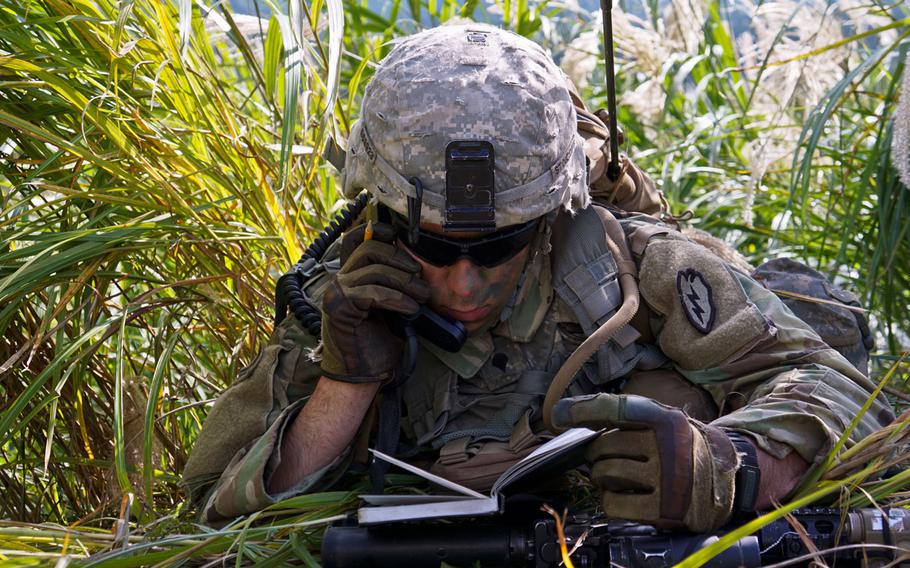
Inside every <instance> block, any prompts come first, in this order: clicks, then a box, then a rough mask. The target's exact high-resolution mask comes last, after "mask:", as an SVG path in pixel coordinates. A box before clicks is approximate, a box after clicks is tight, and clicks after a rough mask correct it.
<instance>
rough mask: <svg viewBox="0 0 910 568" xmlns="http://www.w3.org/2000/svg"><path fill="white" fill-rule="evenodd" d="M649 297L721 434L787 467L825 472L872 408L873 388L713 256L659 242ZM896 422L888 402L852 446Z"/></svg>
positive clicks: (651, 257) (646, 274) (647, 276)
mask: <svg viewBox="0 0 910 568" xmlns="http://www.w3.org/2000/svg"><path fill="white" fill-rule="evenodd" d="M640 266H641V270H640V279H641V296H642V299H643V300H644V302H645V303H646V304H647V305H648V306H649V307H650V309H651V311H652V327H653V328H654V331H655V334H656V337H657V342H658V344H659V346H660V347H661V349H662V350H663V352H664V353H665V354H666V355H667V356H668V357H669V358H670V359H671V360H672V361H673V364H674V366H675V367H676V369H677V370H678V371H679V372H680V373H681V374H682V375H684V376H685V377H686V378H687V379H688V380H690V381H691V382H693V383H695V384H697V385H699V386H701V387H702V388H704V389H705V390H707V391H708V392H709V393H710V394H711V396H712V398H713V399H714V402H715V403H716V404H717V408H718V409H719V410H720V417H719V418H718V419H716V420H715V421H713V422H712V423H713V424H714V425H716V426H720V427H725V428H730V429H735V430H740V431H743V432H745V433H749V434H751V435H752V437H753V438H754V439H755V440H756V442H757V443H758V444H759V446H760V447H761V448H762V449H764V450H765V451H767V452H769V453H771V454H772V455H774V456H776V457H779V458H782V457H785V456H786V455H787V454H789V452H791V451H796V452H798V453H799V454H800V455H801V456H802V457H803V458H804V459H805V460H806V461H808V462H809V463H814V464H817V463H819V462H820V461H821V460H822V459H823V457H824V455H825V454H826V453H827V451H828V450H829V449H830V448H831V447H832V445H833V444H834V443H835V442H836V441H837V440H838V438H839V437H840V436H841V435H842V434H843V433H844V431H845V430H846V429H847V427H848V425H849V424H850V422H851V420H852V419H853V418H854V417H855V416H857V415H858V414H859V412H860V409H861V407H862V406H863V404H864V403H865V402H866V401H867V400H868V399H869V397H870V396H871V393H872V391H873V389H874V388H875V385H874V384H873V383H872V382H871V381H870V380H869V379H868V378H866V377H865V376H864V375H863V374H862V373H860V372H859V371H857V370H856V369H855V368H854V367H853V366H852V365H851V364H850V363H849V362H847V360H846V359H844V358H843V357H842V356H841V355H840V354H839V353H838V352H836V351H835V350H834V349H832V348H830V347H828V346H827V345H826V344H825V343H823V342H822V340H821V339H820V338H819V337H818V335H816V333H815V332H814V331H812V329H811V328H810V327H809V326H808V325H806V324H805V323H804V322H803V321H802V320H800V319H798V318H797V317H796V316H794V315H793V314H792V312H790V310H789V309H787V308H786V307H785V306H784V305H783V303H782V302H781V301H780V300H779V299H778V298H777V296H775V295H774V294H773V293H771V292H769V291H768V290H766V289H765V288H763V287H762V286H761V285H759V284H758V283H756V282H755V281H754V280H752V279H751V278H749V277H748V276H746V275H744V274H742V273H740V272H738V271H736V270H734V269H732V268H730V266H729V265H727V264H726V263H724V262H723V261H721V260H720V259H719V258H717V257H716V256H715V255H713V254H712V253H710V252H708V251H707V249H705V248H703V247H701V246H699V245H696V244H694V243H691V242H688V241H685V240H681V239H675V238H667V239H663V238H657V239H652V241H651V242H650V243H649V244H648V246H647V248H646V249H645V252H644V255H643V258H642V260H641V265H640ZM892 419H893V411H892V409H891V407H890V405H889V403H888V402H887V400H886V399H885V398H884V396H880V397H879V398H878V399H876V400H875V401H873V403H872V405H871V407H870V408H869V411H868V412H867V413H866V414H865V415H863V417H862V419H861V420H860V421H859V424H858V425H857V427H856V429H855V430H854V431H853V432H852V433H851V435H850V437H849V441H848V446H849V445H852V444H853V443H855V442H856V441H857V440H859V439H861V438H863V437H865V436H867V435H869V434H870V433H872V432H873V431H875V430H876V429H878V428H880V427H881V426H883V425H885V424H887V423H888V422H890V421H891V420H892Z"/></svg>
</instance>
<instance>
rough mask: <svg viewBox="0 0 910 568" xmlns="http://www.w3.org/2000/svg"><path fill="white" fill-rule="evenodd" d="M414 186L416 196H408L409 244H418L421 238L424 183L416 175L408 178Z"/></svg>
mask: <svg viewBox="0 0 910 568" xmlns="http://www.w3.org/2000/svg"><path fill="white" fill-rule="evenodd" d="M408 182H409V183H410V184H411V185H413V186H414V195H415V196H414V197H411V196H410V195H409V196H408V244H410V245H416V244H417V239H419V238H420V210H421V209H422V208H423V183H422V182H421V181H420V178H418V177H417V176H414V177H412V178H410V179H408Z"/></svg>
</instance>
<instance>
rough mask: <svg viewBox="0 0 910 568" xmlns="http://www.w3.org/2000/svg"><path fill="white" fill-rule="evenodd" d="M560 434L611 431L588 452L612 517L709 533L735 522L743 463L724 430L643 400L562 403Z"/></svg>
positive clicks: (556, 416) (557, 421)
mask: <svg viewBox="0 0 910 568" xmlns="http://www.w3.org/2000/svg"><path fill="white" fill-rule="evenodd" d="M553 424H554V426H556V427H558V428H566V427H570V426H584V427H588V428H610V429H611V430H608V431H607V432H605V433H603V434H601V435H600V436H599V437H598V438H597V439H595V440H594V441H593V442H592V443H591V445H590V446H589V447H588V453H587V459H588V461H589V462H590V463H591V477H592V479H593V481H594V482H595V483H596V484H597V485H598V487H599V488H600V489H601V491H602V492H603V509H604V513H606V514H607V515H608V516H609V517H614V518H620V519H628V520H631V521H637V522H644V523H648V524H651V525H654V526H658V527H661V528H676V529H679V528H687V529H688V530H690V531H693V532H709V531H713V530H715V529H717V528H720V527H721V526H722V525H723V524H724V523H725V522H726V521H727V520H728V519H729V517H730V514H731V510H732V507H733V488H734V479H735V474H736V466H737V463H738V458H737V455H736V451H735V449H734V447H733V444H732V442H731V441H730V439H729V438H728V437H727V436H726V434H725V433H724V432H723V431H722V430H720V429H719V428H716V427H713V426H710V425H707V424H703V423H701V422H698V421H696V420H693V419H690V418H688V417H687V416H686V415H685V414H684V413H683V412H682V411H681V410H679V409H676V408H670V407H668V406H664V405H662V404H660V403H658V402H655V401H654V400H651V399H649V398H645V397H642V396H636V395H614V394H597V395H589V396H579V397H574V398H567V399H563V400H560V401H559V402H557V403H556V405H555V406H554V407H553Z"/></svg>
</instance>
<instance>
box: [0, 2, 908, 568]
mask: <svg viewBox="0 0 910 568" xmlns="http://www.w3.org/2000/svg"><path fill="white" fill-rule="evenodd" d="M650 5H651V4H650V3H646V6H650ZM259 6H260V7H261V8H262V10H263V13H266V11H268V13H269V15H268V16H267V18H268V19H263V20H258V19H255V18H249V17H241V16H239V15H236V14H233V13H232V11H231V10H230V6H229V4H228V3H222V4H219V5H218V6H217V7H215V8H212V9H211V10H209V9H207V8H206V9H203V7H202V4H200V3H195V2H190V1H189V0H179V1H173V2H172V1H163V2H162V1H158V0H121V1H119V2H116V1H114V0H27V1H24V2H23V1H13V0H0V153H2V154H3V157H2V159H0V192H2V194H0V232H2V237H3V239H2V244H0V330H2V334H0V337H2V338H0V518H5V519H10V521H8V522H0V560H2V561H3V562H5V563H16V564H22V565H40V564H42V563H47V562H50V561H52V559H54V558H57V557H58V556H59V555H61V554H64V555H68V558H70V559H71V560H72V562H73V563H74V564H77V565H82V564H92V565H104V566H133V565H140V564H145V563H149V564H156V563H157V565H161V566H168V565H176V564H181V563H184V562H185V561H187V559H202V558H222V559H223V558H227V559H228V560H227V561H228V562H233V563H235V564H236V565H241V564H252V563H256V564H262V565H272V564H274V565H281V564H282V563H284V562H287V561H289V560H290V559H292V558H300V559H303V562H304V563H307V564H310V563H312V562H310V560H312V559H311V558H310V557H309V555H310V552H308V551H313V550H315V547H317V543H318V535H319V530H320V527H321V526H323V525H324V522H325V519H328V518H332V517H333V516H334V515H337V514H339V513H341V512H342V511H345V510H349V509H350V508H351V507H353V506H354V504H355V502H356V501H355V499H354V498H353V495H352V494H348V493H345V494H319V495H311V496H303V497H298V498H295V499H292V500H290V501H287V502H283V503H281V504H279V505H277V506H276V507H275V508H273V510H270V511H266V512H264V513H262V514H261V515H258V516H257V517H256V518H255V519H246V520H242V521H240V522H238V523H237V524H235V525H234V526H232V527H228V528H227V529H225V530H224V531H218V532H206V531H205V530H204V529H202V528H201V527H197V526H194V525H192V524H191V519H192V517H191V515H190V512H189V511H187V510H186V509H185V505H184V503H183V495H182V494H181V492H180V489H179V488H178V487H177V484H176V482H177V480H178V478H179V474H180V471H181V470H182V468H183V465H184V463H185V461H186V457H187V453H188V452H189V450H190V448H191V447H192V443H193V440H194V439H195V435H196V432H198V429H199V427H200V425H201V422H202V420H203V419H204V416H205V413H206V410H207V408H208V406H209V405H210V404H211V402H212V400H213V398H214V397H215V396H216V395H217V393H218V392H219V391H220V390H222V389H223V388H224V387H225V386H226V385H228V384H230V382H231V381H232V380H233V378H234V376H235V375H236V372H237V370H238V369H239V368H240V367H241V366H242V365H244V364H245V363H247V362H249V361H250V360H251V359H252V358H253V357H254V355H255V354H256V353H257V351H258V349H259V347H260V346H261V345H262V344H263V343H264V341H265V340H266V339H267V337H268V333H269V331H270V328H271V309H272V289H273V285H274V281H275V279H276V277H277V276H278V275H279V274H280V273H281V272H282V271H283V270H284V268H285V267H286V266H288V265H289V264H290V263H291V262H293V261H294V260H296V258H297V257H298V256H299V254H300V252H301V251H302V249H303V247H304V246H305V245H306V244H307V243H308V240H309V238H311V236H312V235H313V234H314V232H315V231H316V230H318V228H320V227H321V226H322V225H323V224H324V223H325V220H326V219H327V218H328V217H329V216H331V214H332V212H333V211H335V210H336V209H337V207H338V206H339V205H340V203H339V200H338V195H337V192H336V188H337V185H336V184H337V176H336V174H335V172H334V170H333V169H332V168H331V167H330V166H328V165H326V163H325V161H324V160H323V159H322V157H321V153H322V151H323V149H324V148H325V147H326V145H327V141H328V140H329V138H332V139H334V140H339V141H343V139H344V137H345V136H346V134H347V132H348V129H349V126H350V121H351V120H352V119H353V117H355V116H356V114H357V108H358V104H359V96H360V92H361V91H362V87H363V85H364V84H365V83H366V81H367V80H368V79H369V77H370V75H371V73H372V65H373V63H374V62H376V61H377V60H378V59H379V58H381V56H382V54H383V53H385V52H386V51H387V49H388V46H387V45H386V43H387V42H388V41H389V40H390V39H392V38H394V37H398V36H401V35H405V34H407V33H411V32H413V31H416V30H417V29H420V28H421V27H423V26H428V25H435V24H438V23H441V22H444V21H446V20H449V19H451V18H463V17H470V16H474V17H475V18H478V19H488V20H489V19H494V20H496V21H499V22H501V23H502V24H503V25H504V26H506V27H509V28H511V29H515V30H516V31H519V32H520V33H523V34H525V35H528V36H530V37H533V38H535V39H536V40H537V41H539V42H541V43H542V44H543V45H546V46H547V47H548V48H549V49H551V50H552V51H553V53H554V54H555V55H556V56H557V57H558V58H560V59H561V60H562V62H563V64H564V67H565V68H566V70H567V72H568V73H569V74H570V76H572V77H573V78H574V79H575V80H576V82H577V83H578V84H579V86H580V87H581V88H582V92H583V95H584V96H585V98H587V99H588V100H589V101H592V103H593V106H599V105H603V104H605V103H604V101H605V94H604V92H603V90H602V87H601V86H600V85H602V84H603V81H602V70H601V68H600V67H599V66H594V65H593V64H592V59H593V60H596V61H599V59H600V55H599V49H600V48H599V46H598V39H597V37H596V33H595V32H596V30H597V29H599V25H600V24H599V22H598V21H597V20H596V16H595V15H594V14H592V13H591V12H589V11H586V10H581V9H573V8H572V7H571V6H570V5H562V4H560V5H557V4H555V3H546V2H524V1H510V0H506V1H502V2H490V3H478V2H467V3H458V2H453V1H449V0H439V1H433V0H427V1H426V2H422V1H420V0H409V1H408V2H406V3H403V2H401V1H400V0H395V1H393V2H391V3H389V4H388V6H387V7H386V9H385V11H383V12H382V13H377V12H375V11H374V10H373V9H371V7H370V6H368V5H367V4H366V3H358V2H352V1H347V2H345V3H344V4H342V3H341V1H340V0H315V1H313V2H309V3H305V2H302V1H301V0H292V1H291V2H290V6H289V8H288V10H287V11H283V10H282V9H280V7H279V6H277V5H275V4H273V3H270V2H266V1H265V0H263V1H262V2H261V3H260V4H259ZM825 6H827V4H822V3H802V4H791V3H785V2H775V3H768V2H765V3H759V4H751V3H750V2H748V1H746V0H743V1H741V2H738V3H735V4H731V3H727V2H721V1H719V0H710V1H707V2H705V3H699V2H671V3H670V4H669V5H668V7H666V8H665V10H664V11H663V13H662V14H661V13H658V12H657V11H656V9H654V8H653V7H652V8H650V11H646V13H645V14H644V15H643V16H641V17H640V18H638V19H636V18H635V17H633V16H630V15H629V14H630V13H631V11H623V10H622V9H621V8H617V35H618V39H617V44H618V58H619V65H620V66H619V77H618V79H619V85H620V90H621V93H622V99H621V100H622V103H623V105H622V108H621V110H620V122H621V124H622V126H623V128H624V130H625V137H626V143H625V145H624V150H625V151H627V152H628V153H629V154H631V155H632V156H633V157H634V158H635V159H636V160H637V161H638V162H639V163H640V164H641V165H643V166H644V167H645V169H647V170H648V171H650V172H651V173H652V174H653V175H654V177H655V179H656V180H657V181H658V183H659V184H660V186H661V188H662V189H663V191H664V192H665V193H666V194H667V195H668V196H669V197H670V199H671V202H672V203H673V205H674V207H675V208H676V210H677V211H680V210H682V209H684V208H690V209H692V210H693V212H694V214H695V220H694V222H695V223H696V226H698V227H700V228H703V229H707V230H709V231H711V232H712V233H714V234H715V235H718V236H721V237H723V238H725V239H727V240H728V241H729V242H731V243H733V244H735V245H737V246H738V247H739V248H740V250H741V251H743V252H744V253H745V254H747V255H748V257H749V259H750V260H751V261H753V262H754V263H758V262H760V261H762V260H763V259H765V258H768V257H772V256H775V255H779V254H787V255H793V256H797V257H800V258H802V259H804V260H806V261H808V262H810V263H811V264H813V265H814V266H816V267H818V268H820V269H821V270H823V271H825V272H827V273H829V274H831V275H832V276H834V277H835V278H836V279H838V280H839V281H841V282H844V283H847V284H849V285H852V286H854V287H855V288H856V290H857V291H859V292H860V294H861V295H862V296H863V298H864V300H865V302H866V304H867V305H868V306H869V307H870V308H871V309H872V312H871V314H872V316H873V318H874V320H875V322H876V324H877V325H876V329H877V330H878V332H879V334H880V338H881V339H882V341H881V342H880V344H879V353H878V358H877V361H878V363H879V365H878V367H879V368H880V369H881V370H880V371H879V372H878V376H885V373H884V369H888V368H891V370H892V371H891V373H890V375H888V377H889V381H890V382H889V385H890V387H889V388H891V389H892V390H893V391H896V392H898V393H900V392H906V391H907V390H908V389H907V387H906V384H905V381H906V377H907V368H906V366H905V364H904V363H896V362H895V360H896V358H897V356H898V355H899V354H900V352H901V350H902V349H903V348H905V347H906V345H907V343H908V340H907V332H908V331H910V311H908V309H907V307H908V303H910V302H908V293H910V292H908V285H907V284H908V279H910V269H908V267H910V258H908V256H910V255H908V251H910V248H908V245H910V235H908V228H907V227H908V223H907V221H906V220H907V219H908V218H910V207H908V202H907V199H908V190H907V188H906V187H904V186H903V185H901V184H900V182H899V181H898V179H897V175H896V172H895V171H894V169H893V166H892V165H891V164H890V162H889V160H888V153H889V148H890V142H891V138H892V135H893V134H892V123H891V120H890V117H891V113H892V112H893V108H894V106H895V102H896V100H897V97H898V94H899V93H898V86H899V84H900V77H901V75H902V73H903V72H904V66H903V61H904V60H905V58H906V53H907V49H908V46H910V42H908V40H907V34H908V33H910V28H908V20H907V18H908V17H910V13H908V12H907V9H906V8H905V7H902V6H901V5H900V4H894V5H888V6H885V7H884V8H883V7H882V5H880V4H873V3H870V4H869V5H868V6H864V7H862V6H861V7H859V8H856V7H854V8H852V9H851V10H848V11H844V10H841V8H840V4H838V3H834V4H831V6H830V7H825ZM772 8H773V9H776V10H777V13H776V14H777V15H774V17H771V16H769V15H768V14H769V12H771V11H772ZM839 10H840V11H839ZM743 15H745V16H747V17H749V18H751V20H752V21H753V22H754V23H755V25H756V26H757V27H759V28H760V29H761V34H757V35H756V37H755V38H754V39H753V42H752V44H753V46H754V47H755V49H751V48H750V47H749V45H746V44H744V43H743V42H742V41H741V39H742V38H737V37H735V34H734V33H733V32H734V30H736V29H738V27H739V23H738V22H739V21H741V18H742V16H743ZM772 15H773V14H772ZM832 21H834V22H843V23H844V25H837V26H834V25H831V22H832ZM760 26H764V27H760ZM573 65H574V67H573ZM906 433H907V429H906V424H905V423H903V422H902V423H899V424H897V425H895V426H894V427H893V428H892V430H890V431H889V433H888V435H889V436H893V437H892V438H886V437H882V438H881V439H879V440H870V442H869V444H870V447H865V446H864V447H860V448H857V449H851V450H847V451H846V452H845V453H844V454H843V455H841V456H832V461H831V464H830V465H831V468H832V469H831V472H832V473H833V474H835V475H841V473H842V472H845V471H846V466H845V465H844V464H845V463H847V462H849V461H850V460H858V461H857V464H856V465H857V467H862V466H863V464H867V465H866V467H867V468H868V467H871V468H872V470H870V471H877V470H878V469H881V468H882V467H884V466H886V465H890V464H888V463H887V461H888V460H887V456H884V455H881V452H878V453H876V452H877V450H875V449H874V447H871V445H872V444H873V442H876V443H879V444H881V443H882V440H890V441H891V442H893V441H894V440H899V441H900V443H903V444H906ZM864 450H867V451H865V453H864ZM869 460H872V461H869ZM839 467H840V469H838V468H839ZM867 473H868V472H867ZM844 475H846V474H845V473H844ZM836 482H837V481H836V479H824V478H823V479H821V480H819V481H818V483H817V484H816V486H814V487H810V488H807V491H810V492H811V491H812V490H813V489H814V490H818V489H824V488H825V487H827V486H825V485H824V484H826V483H828V484H830V483H836ZM863 489H864V491H868V492H870V494H871V495H873V496H874V498H876V499H885V498H888V496H892V497H894V496H899V495H901V494H902V492H903V493H905V492H906V491H907V490H908V485H907V483H906V480H905V479H904V478H903V477H900V478H896V479H894V478H892V479H890V480H885V481H878V482H869V483H868V484H867V485H866V486H865V487H864V488H863ZM853 495H854V497H855V499H860V497H859V495H860V493H856V492H854V494H853ZM857 503H858V501H857ZM278 513H282V515H278ZM252 521H255V522H256V523H259V524H256V523H253V522H252ZM263 523H264V524H263ZM169 535H170V536H169ZM177 535H188V536H177ZM143 555H145V556H143ZM308 558H310V560H307V559H308ZM313 562H315V561H313Z"/></svg>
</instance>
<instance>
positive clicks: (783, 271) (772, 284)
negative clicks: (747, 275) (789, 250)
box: [752, 258, 875, 375]
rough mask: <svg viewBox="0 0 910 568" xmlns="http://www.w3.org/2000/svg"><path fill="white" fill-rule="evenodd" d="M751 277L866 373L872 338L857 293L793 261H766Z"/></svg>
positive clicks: (872, 345) (873, 343)
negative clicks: (838, 285)
mask: <svg viewBox="0 0 910 568" xmlns="http://www.w3.org/2000/svg"><path fill="white" fill-rule="evenodd" d="M752 278H754V279H755V280H757V281H758V282H760V283H761V284H762V285H763V286H764V287H765V288H767V289H769V290H771V291H772V292H774V293H775V294H777V295H778V296H779V297H780V298H781V300H783V302H784V304H786V306H787V307H788V308H790V310H791V311H793V313H794V314H796V316H797V317H799V319H801V320H803V321H804V322H806V323H808V324H809V325H811V326H812V329H814V330H815V331H816V332H817V333H818V334H819V336H821V338H822V340H823V341H824V342H825V343H827V344H828V345H830V346H831V347H833V348H835V349H837V351H838V352H839V353H840V354H841V355H843V356H844V357H846V358H847V360H848V361H850V363H852V364H853V366H854V367H856V368H857V369H858V370H859V371H860V372H861V373H863V374H864V375H868V374H869V351H870V350H871V349H872V348H873V347H874V345H875V339H874V338H873V337H872V333H871V332H870V331H869V322H868V320H867V319H866V315H865V313H864V312H863V311H862V310H861V309H860V303H859V298H857V297H856V294H854V293H852V292H850V291H848V290H844V289H842V288H839V287H837V286H835V285H834V284H832V283H831V282H830V281H829V280H828V279H827V278H826V277H825V275H824V274H822V273H821V272H818V271H817V270H813V269H811V268H809V267H808V266H806V265H805V264H802V263H801V262H797V261H796V260H793V259H792V258H775V259H774V260H769V261H768V262H766V263H764V264H762V265H761V266H759V267H758V268H756V269H755V271H754V272H753V273H752Z"/></svg>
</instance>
